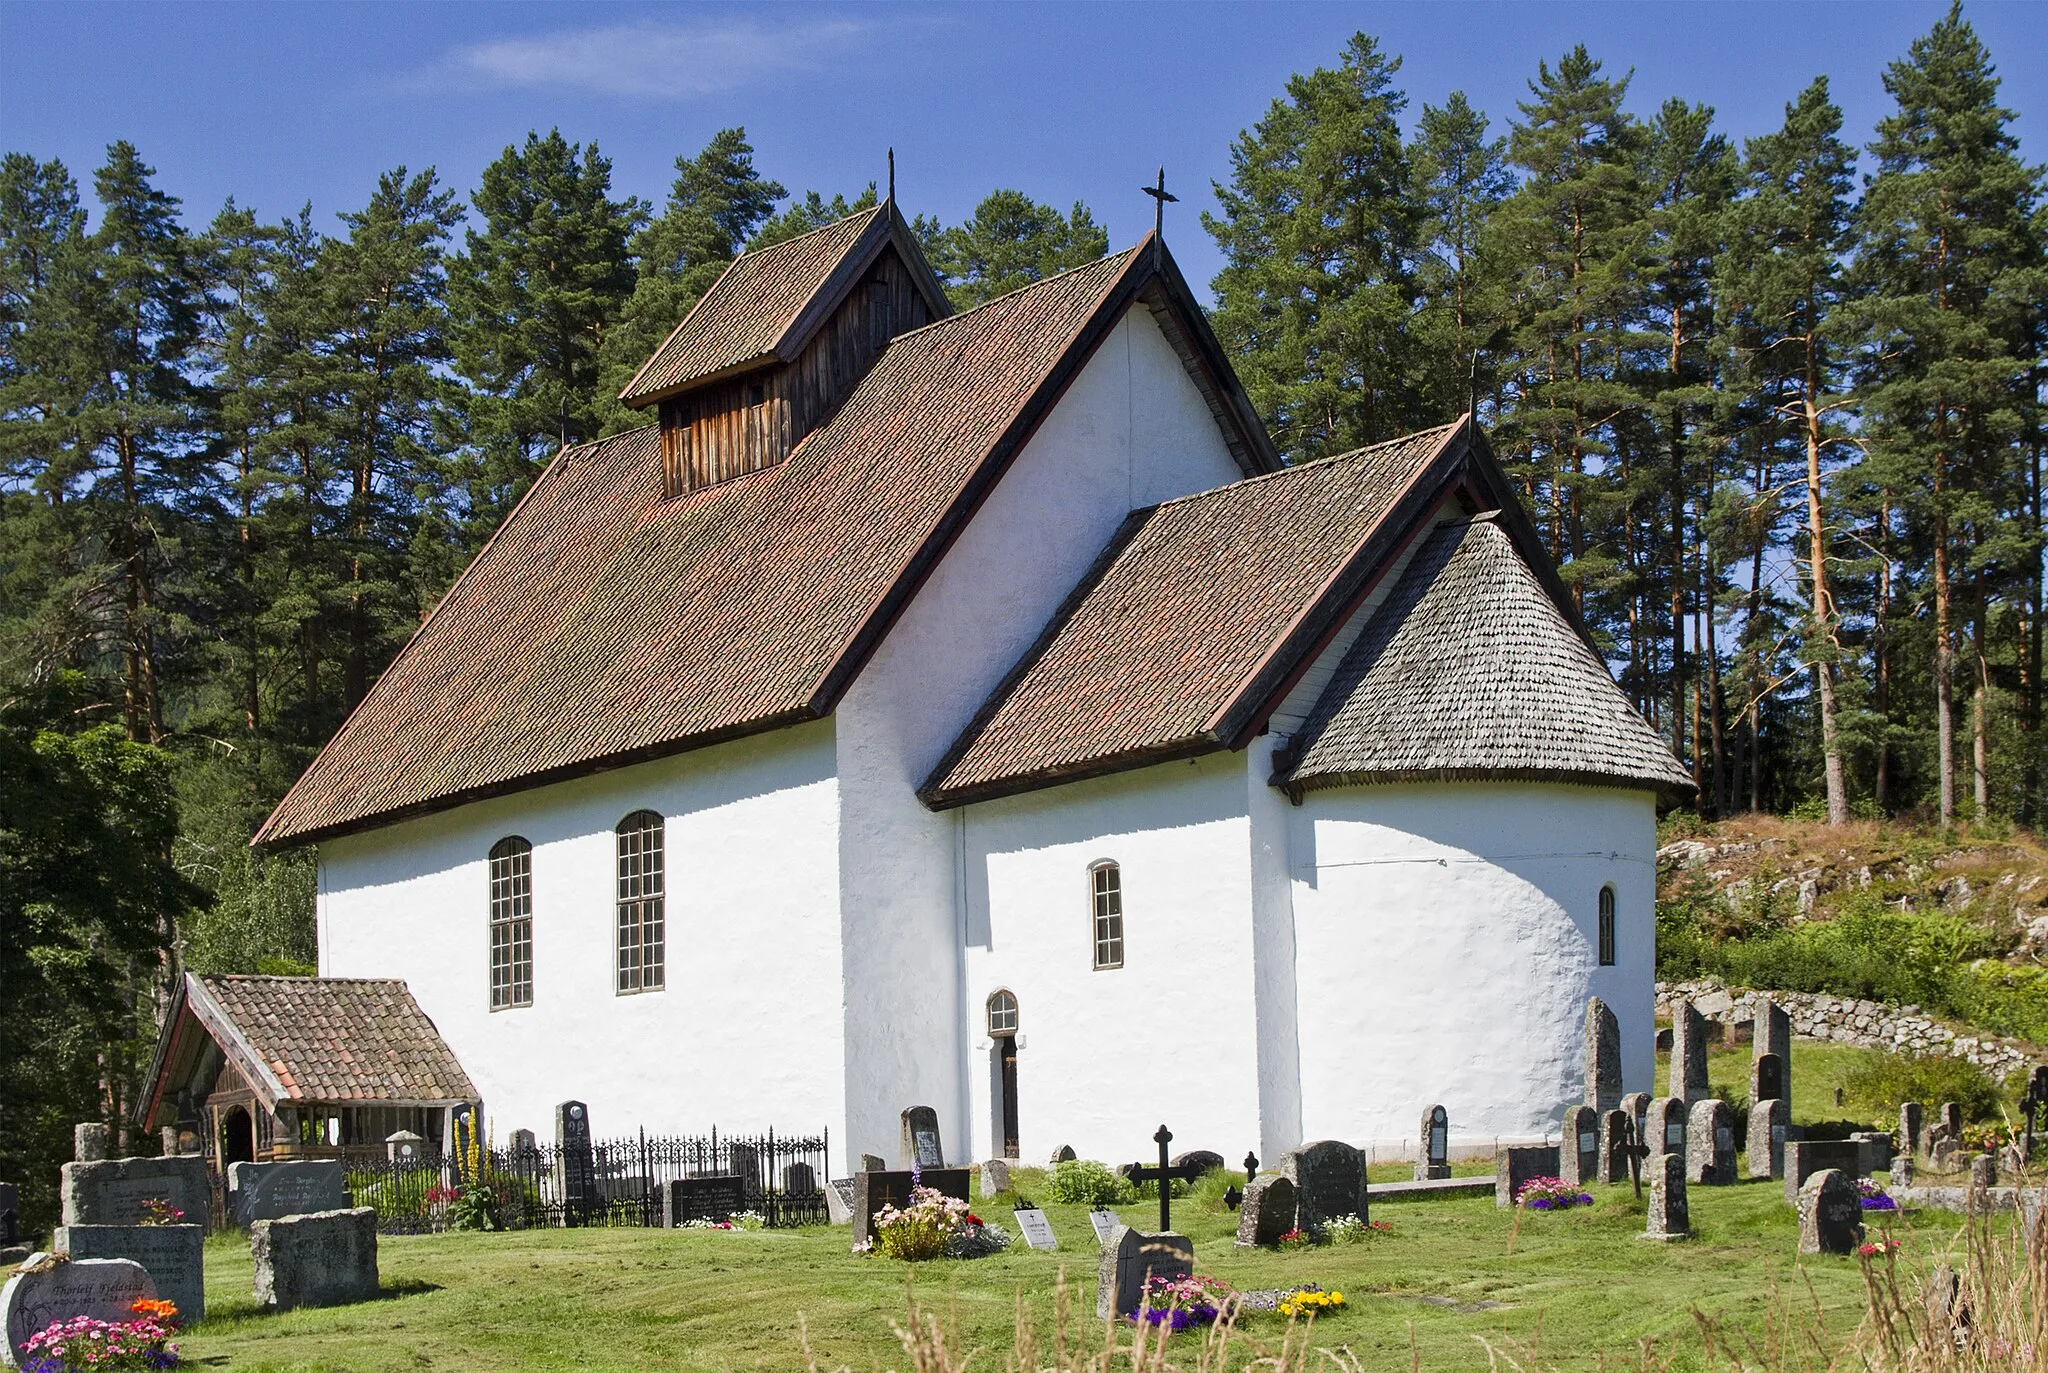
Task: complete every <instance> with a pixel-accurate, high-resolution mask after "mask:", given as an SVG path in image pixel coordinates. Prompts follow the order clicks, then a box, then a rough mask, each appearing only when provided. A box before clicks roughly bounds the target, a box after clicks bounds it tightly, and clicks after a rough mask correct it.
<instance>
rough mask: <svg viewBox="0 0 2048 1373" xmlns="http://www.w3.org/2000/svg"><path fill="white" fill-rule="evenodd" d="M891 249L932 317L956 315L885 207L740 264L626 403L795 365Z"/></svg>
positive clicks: (667, 344)
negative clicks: (865, 274)
mask: <svg viewBox="0 0 2048 1373" xmlns="http://www.w3.org/2000/svg"><path fill="white" fill-rule="evenodd" d="M890 242H894V243H895V245H896V249H897V251H898V253H900V254H901V255H902V257H903V259H904V261H905V262H906V263H907V264H908V265H909V267H910V269H911V277H912V279H913V280H915V281H916V282H917V284H918V285H919V286H920V287H921V288H922V289H923V292H924V295H925V296H926V298H927V300H928V301H929V302H930V304H931V307H932V313H933V314H935V315H938V316H941V317H943V316H945V315H948V314H951V313H952V305H951V304H950V303H949V302H948V301H947V299H946V293H945V291H944V289H943V288H941V287H940V285H939V282H938V278H936V277H935V276H933V275H932V271H931V268H930V267H929V266H927V265H926V263H925V260H924V255H923V254H922V253H921V252H919V250H918V247H917V240H916V236H915V235H913V234H912V233H911V232H910V229H909V227H908V226H907V225H905V224H904V223H903V217H902V216H901V215H900V214H898V213H897V211H896V206H895V204H894V202H892V201H885V202H883V203H882V204H880V205H877V206H876V207H875V208H874V209H872V210H864V211H862V212H861V213H859V214H855V215H848V216H847V217H846V218H845V219H841V220H838V221H835V222H834V223H831V224H827V225H825V226H824V227H823V228H821V229H813V230H812V231H811V232H810V233H807V234H803V235H801V236H799V237H797V238H792V239H787V240H785V241H784V242H781V243H777V244H774V245H772V246H770V247H767V248H756V249H753V250H751V251H749V252H744V253H741V254H740V255H739V256H738V257H736V258H734V259H733V260H732V262H731V263H729V264H728V265H727V266H726V269H725V271H724V272H723V273H721V274H720V276H719V278H718V280H717V281H715V282H713V283H712V286H711V289H710V290H708V291H706V292H705V293H704V295H703V296H702V298H700V299H699V300H698V301H697V304H696V305H695V306H694V307H693V308H692V309H691V311H690V313H689V314H688V315H685V316H684V317H683V321H682V323H680V324H678V325H677V326H676V327H675V330H674V332H673V333H671V334H670V335H669V336H668V338H667V339H666V340H665V341H664V342H663V343H662V345H661V347H660V348H658V349H656V350H655V352H654V355H653V356H652V357H650V358H649V359H648V360H647V362H646V363H645V364H644V365H643V366H642V367H641V368H640V370H639V371H638V372H637V373H635V374H634V376H633V380H632V381H630V382H628V383H627V384H626V389H625V390H624V391H622V392H620V393H619V399H620V400H622V401H624V402H625V403H626V404H627V405H631V406H636V407H637V406H646V405H651V404H653V403H654V402H655V401H657V400H660V399H661V398H662V397H664V396H672V395H676V394H678V393H680V392H682V391H686V390H689V389H690V388H692V387H695V386H701V385H704V384H706V383H709V382H713V381H717V380H719V379H720V378H723V377H729V376H734V375H736V374H738V373H741V372H746V371H749V370H751V369H753V368H755V367H760V366H765V365H767V364H770V363H774V362H794V361H795V360H796V357H797V355H798V354H799V353H801V352H802V351H803V346H804V344H805V343H807V342H809V340H810V337H811V335H812V334H813V333H814V332H815V331H816V329H817V327H818V326H819V325H821V324H823V323H824V321H825V319H826V318H827V316H828V315H829V314H830V313H831V310H832V307H834V306H836V305H837V304H838V303H839V301H840V300H841V299H842V298H843V297H844V296H845V294H846V293H847V291H849V290H850V289H852V287H853V285H854V283H855V282H856V281H858V280H859V279H860V275H861V273H862V272H864V271H865V270H866V269H867V267H868V265H869V264H870V263H872V262H873V261H874V259H875V255H876V254H877V253H879V252H880V251H881V249H882V247H883V245H884V244H887V243H890Z"/></svg>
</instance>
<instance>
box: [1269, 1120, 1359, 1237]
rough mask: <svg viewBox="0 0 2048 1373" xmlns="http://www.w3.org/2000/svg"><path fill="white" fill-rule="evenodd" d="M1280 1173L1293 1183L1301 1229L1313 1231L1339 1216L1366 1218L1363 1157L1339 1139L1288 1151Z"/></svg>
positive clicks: (1282, 1161)
mask: <svg viewBox="0 0 2048 1373" xmlns="http://www.w3.org/2000/svg"><path fill="white" fill-rule="evenodd" d="M1280 1173H1281V1176H1283V1177H1285V1178H1286V1179H1287V1180H1288V1181H1289V1182H1292V1183H1293V1184H1294V1202H1295V1208H1296V1214H1297V1216H1298V1217H1299V1219H1298V1220H1297V1221H1296V1224H1297V1225H1298V1226H1299V1227H1300V1228H1301V1229H1303V1230H1309V1231H1314V1230H1316V1229H1319V1228H1320V1227H1321V1226H1323V1225H1324V1224H1325V1223H1326V1222H1329V1221H1333V1220H1336V1219H1337V1218H1338V1217H1340V1216H1356V1217H1358V1218H1359V1219H1360V1220H1365V1219H1367V1218H1368V1217H1367V1215H1366V1207H1367V1205H1368V1201H1367V1197H1366V1184H1365V1155H1364V1154H1361V1153H1359V1152H1358V1150H1356V1149H1354V1148H1352V1147H1351V1146H1350V1145H1348V1144H1346V1143H1344V1142H1343V1141H1342V1140H1336V1139H1319V1140H1317V1141H1315V1142H1314V1143H1313V1144H1304V1145H1302V1146H1301V1147H1300V1148H1299V1149H1294V1150H1291V1151H1289V1152H1288V1154H1287V1155H1286V1156H1285V1157H1283V1158H1282V1159H1281V1160H1280Z"/></svg>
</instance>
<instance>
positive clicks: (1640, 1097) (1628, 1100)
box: [1621, 1092, 1654, 1143]
mask: <svg viewBox="0 0 2048 1373" xmlns="http://www.w3.org/2000/svg"><path fill="white" fill-rule="evenodd" d="M1650 1101H1651V1097H1650V1094H1649V1093H1648V1092H1630V1093H1628V1094H1627V1095H1626V1096H1624V1097H1622V1099H1621V1109H1622V1110H1624V1111H1627V1112H1628V1114H1629V1119H1631V1120H1633V1121H1634V1122H1635V1123H1636V1138H1638V1139H1645V1140H1647V1139H1649V1136H1648V1135H1645V1134H1644V1133H1643V1127H1644V1125H1645V1124H1646V1123H1647V1122H1648V1120H1649V1116H1650ZM1652 1142H1653V1143H1654V1141H1652Z"/></svg>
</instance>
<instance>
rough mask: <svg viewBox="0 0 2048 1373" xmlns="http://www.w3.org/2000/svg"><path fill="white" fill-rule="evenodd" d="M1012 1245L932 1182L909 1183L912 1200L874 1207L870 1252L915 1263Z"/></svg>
mask: <svg viewBox="0 0 2048 1373" xmlns="http://www.w3.org/2000/svg"><path fill="white" fill-rule="evenodd" d="M1009 1247H1010V1236H1009V1234H1008V1233H1007V1232H1006V1231H1004V1229H1003V1228H1002V1227H1001V1226H999V1225H990V1224H989V1223H988V1222H986V1221H984V1220H983V1219H982V1218H981V1217H980V1216H977V1215H975V1214H974V1212H973V1211H971V1210H969V1209H968V1206H967V1203H966V1202H964V1201H962V1200H960V1199H959V1198H958V1197H949V1196H947V1195H945V1194H944V1193H943V1192H940V1191H939V1190H938V1189H936V1188H933V1187H925V1186H922V1185H918V1186H913V1187H912V1188H911V1191H910V1205H908V1206H906V1207H903V1208H902V1209H901V1210H898V1209H897V1208H896V1207H894V1206H884V1207H883V1208H882V1209H881V1210H879V1211H877V1212H875V1237H874V1239H873V1241H872V1242H871V1243H870V1245H869V1252H871V1253H876V1254H880V1255H882V1256H883V1257H885V1258H891V1259H903V1260H905V1261H906V1262H910V1263H917V1262H921V1261H923V1260H925V1259H944V1258H952V1259H978V1258H983V1257H985V1256H987V1255H989V1254H996V1253H1000V1252H1002V1251H1003V1250H1005V1249H1007V1248H1009Z"/></svg>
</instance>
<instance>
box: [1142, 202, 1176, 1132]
mask: <svg viewBox="0 0 2048 1373" xmlns="http://www.w3.org/2000/svg"><path fill="white" fill-rule="evenodd" d="M1138 189H1139V190H1141V191H1143V192H1144V193H1145V194H1146V195H1149V196H1151V197H1152V202H1153V203H1152V232H1153V234H1154V235H1155V236H1157V237H1164V233H1165V229H1166V202H1167V201H1169V200H1171V201H1176V202H1178V201H1179V200H1180V197H1179V196H1177V195H1175V194H1173V192H1171V191H1169V190H1167V189H1166V168H1164V167H1161V168H1160V169H1159V184H1158V185H1156V186H1140V187H1139V188H1138ZM1159 1128H1160V1129H1162V1130H1163V1129H1165V1128H1166V1127H1165V1126H1163V1125H1162V1126H1160V1127H1159Z"/></svg>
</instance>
